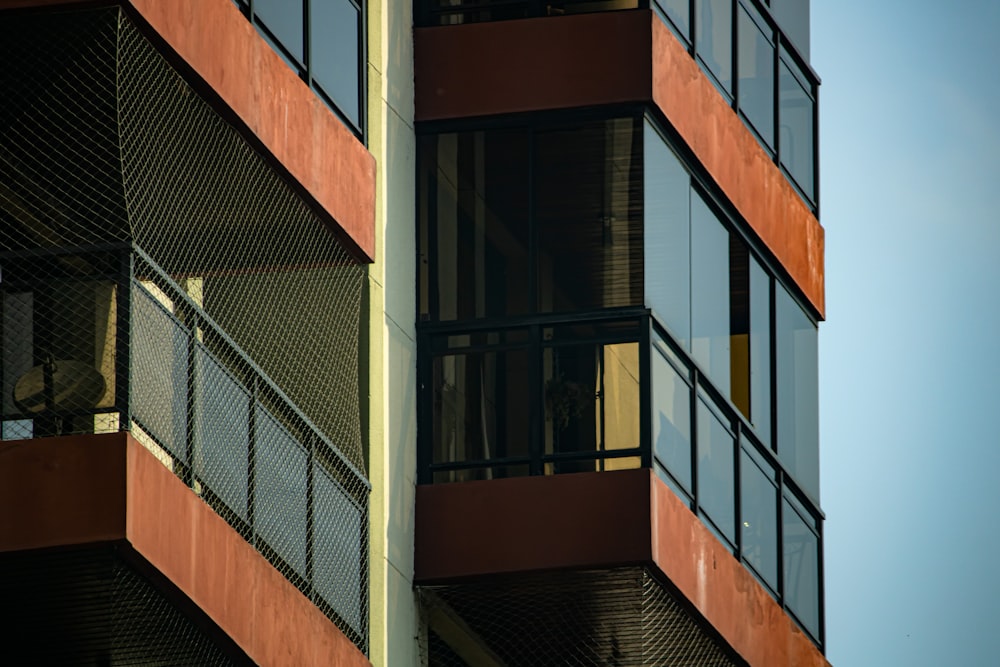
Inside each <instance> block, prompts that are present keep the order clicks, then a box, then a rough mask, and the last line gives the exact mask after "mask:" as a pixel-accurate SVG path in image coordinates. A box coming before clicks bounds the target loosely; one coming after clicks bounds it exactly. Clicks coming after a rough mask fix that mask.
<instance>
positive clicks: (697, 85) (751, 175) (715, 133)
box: [652, 16, 826, 315]
mask: <svg viewBox="0 0 1000 667" xmlns="http://www.w3.org/2000/svg"><path fill="white" fill-rule="evenodd" d="M652 26H653V31H652V32H653V100H654V101H655V102H656V105H657V106H658V107H659V108H660V109H661V110H662V111H663V113H664V115H666V117H667V119H668V120H669V121H670V124H671V125H673V127H674V129H676V130H677V132H678V133H679V134H680V135H681V137H683V139H684V141H685V142H687V144H688V146H689V147H690V148H691V150H692V151H693V152H694V153H695V155H697V156H698V159H699V160H700V161H701V163H702V164H703V165H704V167H705V169H707V170H708V172H709V173H710V174H711V175H712V178H713V179H714V180H715V182H716V183H718V184H719V187H721V188H722V191H723V192H725V193H726V196H727V197H728V198H729V200H730V201H732V202H733V204H734V205H735V206H736V208H737V209H738V210H739V211H740V213H741V214H742V215H743V217H744V218H745V219H746V220H747V222H748V223H749V224H750V226H751V227H752V228H753V230H754V231H755V232H756V233H757V235H758V236H760V238H761V240H762V241H764V243H765V244H766V245H767V247H768V248H770V250H771V251H772V252H773V253H774V255H775V256H776V257H777V258H778V260H779V261H780V262H781V264H782V266H784V267H785V270H786V271H788V273H789V275H791V277H792V279H793V280H794V281H795V282H796V284H798V286H799V288H800V289H802V291H803V293H804V294H805V296H806V297H807V298H808V299H809V301H810V302H811V303H812V305H813V306H814V307H815V308H816V310H817V311H819V313H820V314H821V315H822V314H823V313H824V312H825V308H826V302H825V290H824V282H823V281H824V263H823V262H824V259H823V258H824V235H823V228H822V227H821V226H820V224H819V221H818V220H817V219H816V216H814V215H813V214H812V212H811V211H810V210H809V208H808V207H807V206H806V205H805V203H804V202H803V201H802V199H801V198H800V197H799V196H798V194H797V193H796V192H795V189H794V188H793V187H792V185H791V184H790V183H789V182H788V180H787V179H786V178H785V177H784V175H783V174H782V173H781V170H780V169H779V168H778V167H777V166H776V165H775V164H774V162H773V161H772V160H771V158H770V156H768V154H767V153H766V152H765V151H764V149H763V148H761V146H760V144H758V143H757V140H756V139H755V138H754V137H753V135H752V134H751V132H750V131H749V130H748V129H747V128H746V126H745V125H744V124H743V121H742V120H740V118H739V117H738V116H737V115H736V114H735V113H733V110H732V108H731V107H730V106H729V104H728V103H727V102H726V101H725V100H724V99H723V97H722V95H720V94H719V92H718V91H717V90H716V89H715V86H713V85H712V83H711V82H710V81H709V80H708V78H707V77H706V76H705V75H704V74H703V73H702V72H701V70H700V69H699V67H698V65H697V64H696V63H695V61H694V59H693V58H691V56H690V55H689V54H688V53H687V51H686V50H685V49H684V47H683V46H682V45H681V43H680V42H679V41H678V40H677V38H676V37H674V36H673V34H671V32H670V30H669V29H668V28H667V27H666V26H665V25H663V23H662V22H661V21H660V20H659V19H658V18H656V17H655V16H654V17H653V19H652Z"/></svg>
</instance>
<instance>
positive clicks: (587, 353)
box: [542, 343, 640, 472]
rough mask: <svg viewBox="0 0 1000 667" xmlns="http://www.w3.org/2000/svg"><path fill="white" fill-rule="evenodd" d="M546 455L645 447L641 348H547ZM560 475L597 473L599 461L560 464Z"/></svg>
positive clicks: (629, 345) (621, 345) (617, 345)
mask: <svg viewBox="0 0 1000 667" xmlns="http://www.w3.org/2000/svg"><path fill="white" fill-rule="evenodd" d="M542 364H543V373H544V378H545V388H544V393H545V453H546V454H559V453H566V452H585V451H606V450H615V449H632V448H635V447H638V446H639V377H640V372H639V344H638V343H615V344H607V345H601V344H585V345H565V346H559V347H551V348H547V349H545V350H544V351H543V357H542ZM555 465H556V468H557V470H556V471H557V472H571V471H574V470H593V469H595V465H594V462H593V461H586V462H560V463H557V464H555Z"/></svg>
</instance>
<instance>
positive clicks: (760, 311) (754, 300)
mask: <svg viewBox="0 0 1000 667" xmlns="http://www.w3.org/2000/svg"><path fill="white" fill-rule="evenodd" d="M750 423H751V424H753V427H754V429H755V430H756V432H757V435H758V436H759V437H760V438H761V439H762V440H763V441H764V442H766V443H767V442H770V440H771V277H770V276H769V275H768V274H767V272H766V271H765V270H764V269H763V268H762V267H761V265H760V264H758V263H757V260H756V259H754V258H753V256H751V257H750Z"/></svg>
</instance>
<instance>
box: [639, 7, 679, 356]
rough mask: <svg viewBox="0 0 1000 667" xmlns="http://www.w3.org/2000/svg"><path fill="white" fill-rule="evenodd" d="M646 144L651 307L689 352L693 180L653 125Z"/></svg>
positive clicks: (648, 127)
mask: <svg viewBox="0 0 1000 667" xmlns="http://www.w3.org/2000/svg"><path fill="white" fill-rule="evenodd" d="M685 4H686V3H685ZM643 143H644V145H645V160H646V166H645V170H644V177H643V178H644V184H645V185H644V191H645V202H644V209H645V211H644V214H645V222H644V231H645V237H644V239H643V244H644V253H645V258H644V262H643V265H644V267H645V274H646V276H645V293H646V305H647V306H649V307H650V308H652V309H653V311H654V312H655V313H656V316H657V318H658V319H659V320H660V322H661V323H662V324H664V325H666V327H667V328H668V329H669V330H670V333H672V334H673V336H674V339H675V340H677V342H679V343H680V344H681V346H682V347H684V349H686V350H690V349H691V347H690V346H691V224H690V218H691V177H690V176H689V175H688V172H687V170H686V169H685V168H684V166H683V165H682V164H681V162H680V160H679V159H678V158H677V156H676V155H674V153H673V151H671V150H670V149H669V148H668V147H667V145H666V142H665V141H664V140H663V138H662V137H661V136H660V135H659V133H658V132H657V131H656V130H655V129H654V128H653V127H652V125H650V124H649V123H648V122H647V124H646V127H645V131H644V135H643Z"/></svg>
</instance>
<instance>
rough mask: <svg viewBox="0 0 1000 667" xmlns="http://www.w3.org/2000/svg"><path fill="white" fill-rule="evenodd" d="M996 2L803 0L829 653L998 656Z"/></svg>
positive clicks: (968, 659)
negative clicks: (816, 182)
mask: <svg viewBox="0 0 1000 667" xmlns="http://www.w3.org/2000/svg"><path fill="white" fill-rule="evenodd" d="M998 35H1000V2H997V1H995V0H954V1H953V2H930V1H929V0H914V1H912V2H906V1H903V0H895V1H888V0H812V62H813V66H814V68H815V69H816V70H817V72H819V74H820V76H821V77H822V79H823V85H822V88H821V92H820V95H821V97H820V127H821V133H820V141H821V145H820V150H821V153H820V155H821V179H822V180H821V187H822V190H821V197H822V202H821V206H822V222H823V225H824V227H825V228H826V249H827V255H826V262H827V264H826V267H827V273H826V279H827V282H826V286H827V318H828V321H827V322H825V323H824V324H823V325H822V326H821V328H820V332H821V333H820V345H821V347H820V392H821V394H820V401H821V435H822V441H821V442H822V444H821V446H822V465H823V498H822V503H823V507H824V510H825V511H826V514H827V523H826V585H827V638H828V651H827V655H828V657H829V659H830V661H831V662H832V663H833V665H834V667H856V666H862V667H863V666H866V665H873V666H879V667H884V666H887V665H907V666H908V667H923V666H928V667H930V666H933V667H941V666H942V665H958V666H962V667H967V666H978V665H984V666H985V665H990V666H992V665H996V664H1000V659H998V658H997V657H996V655H997V653H998V648H997V645H996V639H995V637H996V633H997V632H998V631H1000V558H998V556H1000V526H998V523H1000V521H998V519H1000V517H998V511H1000V400H998V398H1000V391H998V387H1000V293H998V292H1000V213H998V212H1000V73H998V71H997V68H998V67H1000V39H998Z"/></svg>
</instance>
